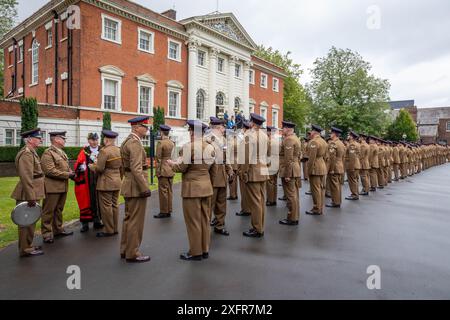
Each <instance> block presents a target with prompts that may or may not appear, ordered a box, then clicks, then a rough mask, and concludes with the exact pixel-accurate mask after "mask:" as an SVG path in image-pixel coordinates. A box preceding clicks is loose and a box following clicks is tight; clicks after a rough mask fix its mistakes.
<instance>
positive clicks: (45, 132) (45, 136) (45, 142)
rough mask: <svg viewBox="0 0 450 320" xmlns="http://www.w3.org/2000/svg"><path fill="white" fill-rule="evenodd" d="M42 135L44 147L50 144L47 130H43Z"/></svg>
mask: <svg viewBox="0 0 450 320" xmlns="http://www.w3.org/2000/svg"><path fill="white" fill-rule="evenodd" d="M41 136H42V145H43V146H44V147H46V146H48V139H47V131H45V130H44V131H43V130H41Z"/></svg>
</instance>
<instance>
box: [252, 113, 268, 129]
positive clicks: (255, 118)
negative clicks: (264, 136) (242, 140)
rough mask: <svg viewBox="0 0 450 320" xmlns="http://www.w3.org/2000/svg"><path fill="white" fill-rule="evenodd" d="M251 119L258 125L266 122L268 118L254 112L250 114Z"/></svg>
mask: <svg viewBox="0 0 450 320" xmlns="http://www.w3.org/2000/svg"><path fill="white" fill-rule="evenodd" d="M250 121H252V122H253V123H255V124H257V125H258V126H260V125H262V124H263V123H264V122H266V119H264V118H263V117H261V116H260V115H259V114H256V113H252V114H250Z"/></svg>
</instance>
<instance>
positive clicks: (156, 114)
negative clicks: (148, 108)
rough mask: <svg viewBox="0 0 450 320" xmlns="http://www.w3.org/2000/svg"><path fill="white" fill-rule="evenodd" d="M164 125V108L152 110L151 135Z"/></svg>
mask: <svg viewBox="0 0 450 320" xmlns="http://www.w3.org/2000/svg"><path fill="white" fill-rule="evenodd" d="M165 123H166V118H165V116H164V108H161V107H159V106H158V107H156V108H153V133H154V134H156V133H157V132H158V130H159V126H160V125H162V124H165Z"/></svg>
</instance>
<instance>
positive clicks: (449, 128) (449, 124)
mask: <svg viewBox="0 0 450 320" xmlns="http://www.w3.org/2000/svg"><path fill="white" fill-rule="evenodd" d="M446 125H447V126H446V128H445V129H446V131H447V132H450V121H447V123H446Z"/></svg>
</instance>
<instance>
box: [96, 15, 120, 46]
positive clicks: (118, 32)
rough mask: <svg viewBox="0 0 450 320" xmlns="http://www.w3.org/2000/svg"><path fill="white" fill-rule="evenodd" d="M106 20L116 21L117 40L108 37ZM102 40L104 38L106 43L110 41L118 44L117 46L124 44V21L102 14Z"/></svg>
mask: <svg viewBox="0 0 450 320" xmlns="http://www.w3.org/2000/svg"><path fill="white" fill-rule="evenodd" d="M105 20H111V21H114V22H116V23H117V39H116V40H113V39H109V38H107V37H106V34H105ZM101 38H102V40H105V41H109V42H112V43H116V44H122V20H120V19H117V18H114V17H111V16H109V15H106V14H104V13H102V35H101Z"/></svg>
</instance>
